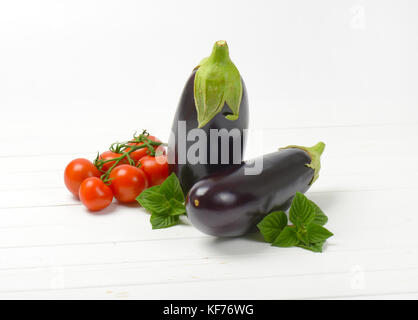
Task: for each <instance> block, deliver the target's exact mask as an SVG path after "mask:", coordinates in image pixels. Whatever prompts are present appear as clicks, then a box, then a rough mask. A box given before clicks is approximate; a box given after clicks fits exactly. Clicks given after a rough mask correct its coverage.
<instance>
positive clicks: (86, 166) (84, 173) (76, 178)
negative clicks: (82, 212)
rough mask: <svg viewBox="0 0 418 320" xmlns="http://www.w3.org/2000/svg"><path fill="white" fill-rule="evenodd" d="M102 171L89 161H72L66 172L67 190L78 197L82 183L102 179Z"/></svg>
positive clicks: (80, 159)
mask: <svg viewBox="0 0 418 320" xmlns="http://www.w3.org/2000/svg"><path fill="white" fill-rule="evenodd" d="M100 175H101V173H100V171H99V170H98V169H97V168H96V167H95V166H94V164H93V163H92V162H91V161H90V160H87V159H82V158H79V159H75V160H73V161H71V162H70V163H69V164H68V165H67V167H66V168H65V171H64V182H65V185H66V186H67V189H68V190H69V191H70V192H71V193H72V194H74V195H75V196H76V197H78V190H79V189H80V185H81V183H82V182H83V181H84V180H85V179H87V178H90V177H100Z"/></svg>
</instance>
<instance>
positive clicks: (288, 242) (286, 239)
mask: <svg viewBox="0 0 418 320" xmlns="http://www.w3.org/2000/svg"><path fill="white" fill-rule="evenodd" d="M298 243H299V239H298V237H297V235H296V230H295V228H292V227H290V226H287V227H285V228H284V229H283V231H282V232H281V233H280V234H279V236H278V237H277V239H276V240H275V241H274V242H273V244H272V245H273V246H276V247H293V246H295V245H297V244H298Z"/></svg>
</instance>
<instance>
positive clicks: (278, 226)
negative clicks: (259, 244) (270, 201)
mask: <svg viewBox="0 0 418 320" xmlns="http://www.w3.org/2000/svg"><path fill="white" fill-rule="evenodd" d="M286 226H287V216H286V213H284V212H283V211H275V212H271V213H270V214H269V215H268V216H266V217H264V219H263V220H261V222H260V223H259V224H257V227H258V229H260V232H261V234H262V235H263V237H264V239H265V240H266V241H267V242H270V243H272V242H274V240H276V239H277V237H278V236H279V234H280V232H282V230H283V229H284V227H286Z"/></svg>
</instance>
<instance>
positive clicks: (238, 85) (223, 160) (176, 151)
mask: <svg viewBox="0 0 418 320" xmlns="http://www.w3.org/2000/svg"><path fill="white" fill-rule="evenodd" d="M248 121H249V119H248V98H247V90H246V87H245V84H244V81H243V80H242V78H241V76H240V74H239V71H238V69H237V68H236V67H235V65H234V64H233V63H232V61H231V60H230V58H229V49H228V45H227V43H226V42H225V41H217V42H216V43H215V45H214V47H213V51H212V54H211V55H210V56H209V57H208V58H206V59H204V60H202V61H201V63H200V64H199V65H198V66H197V67H196V68H195V69H194V70H193V72H192V74H191V75H190V77H189V79H188V80H187V83H186V85H185V87H184V89H183V93H182V95H181V98H180V102H179V104H178V107H177V111H176V114H175V116H174V120H173V125H172V130H171V134H170V139H169V144H168V152H167V156H168V163H169V170H170V173H172V172H174V173H175V174H176V176H177V177H178V178H179V181H180V185H181V187H182V190H183V192H184V194H185V195H186V194H187V192H188V191H189V189H190V188H191V187H192V186H193V184H194V183H195V182H196V181H197V180H199V179H201V178H203V177H205V176H207V175H209V174H212V173H214V172H217V171H219V170H223V169H225V168H228V167H230V166H234V165H235V166H237V165H240V164H241V162H242V159H243V155H244V148H245V137H244V130H245V129H248ZM199 130H200V134H202V135H204V136H205V137H206V141H203V142H205V143H204V146H203V147H202V148H200V149H199V150H198V157H199V161H198V162H196V161H194V160H193V159H190V157H189V153H190V152H193V150H194V149H193V148H196V145H195V143H196V139H197V137H194V138H193V139H188V138H187V137H188V135H192V136H193V134H196V131H199ZM213 130H215V131H213ZM216 130H218V131H216ZM211 131H212V132H215V133H216V132H218V134H217V135H213V136H212V135H211V134H210V132H211ZM198 133H199V132H198ZM189 138H190V137H189ZM234 141H235V142H234ZM201 142H202V141H201ZM223 142H224V145H226V146H227V148H222V147H221V146H222V143H223ZM234 144H235V145H234ZM196 154H197V152H196Z"/></svg>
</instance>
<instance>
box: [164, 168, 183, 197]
mask: <svg viewBox="0 0 418 320" xmlns="http://www.w3.org/2000/svg"><path fill="white" fill-rule="evenodd" d="M159 192H160V193H161V194H163V195H164V196H165V197H166V199H167V200H170V199H176V200H177V201H180V202H184V195H183V191H182V190H181V186H180V182H179V179H178V178H177V176H176V175H175V174H174V173H172V174H171V175H170V176H169V177H168V178H167V179H165V181H164V182H163V183H162V184H161V185H160V189H159Z"/></svg>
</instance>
